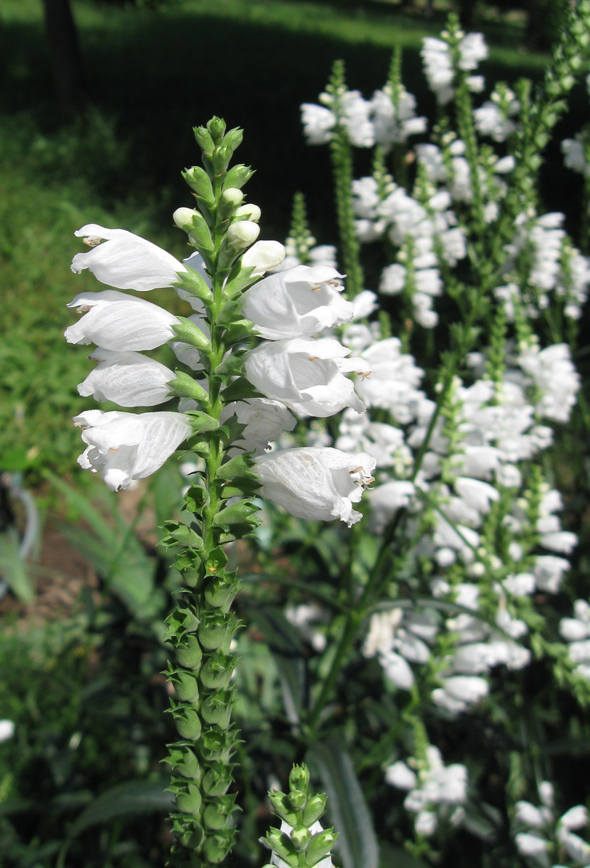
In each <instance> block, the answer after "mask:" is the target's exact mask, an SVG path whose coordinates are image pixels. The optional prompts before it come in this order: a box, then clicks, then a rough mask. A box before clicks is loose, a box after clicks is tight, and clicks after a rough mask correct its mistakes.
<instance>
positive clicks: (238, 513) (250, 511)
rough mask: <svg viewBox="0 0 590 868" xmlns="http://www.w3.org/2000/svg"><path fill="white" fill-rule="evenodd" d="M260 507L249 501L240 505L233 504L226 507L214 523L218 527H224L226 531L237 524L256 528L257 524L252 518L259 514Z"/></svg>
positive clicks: (218, 514) (244, 501)
mask: <svg viewBox="0 0 590 868" xmlns="http://www.w3.org/2000/svg"><path fill="white" fill-rule="evenodd" d="M258 510H259V507H258V506H257V505H256V504H255V503H252V502H251V501H249V500H240V501H239V502H238V503H232V504H231V506H226V507H225V509H222V510H220V511H219V512H218V513H217V515H216V516H215V518H214V519H213V523H214V524H216V525H217V527H222V528H223V529H224V530H227V529H229V528H230V527H232V526H233V525H235V524H240V525H242V524H245V525H248V526H250V525H251V524H252V526H253V527H256V526H257V525H256V523H255V522H252V517H253V516H255V514H256V513H257V512H258Z"/></svg>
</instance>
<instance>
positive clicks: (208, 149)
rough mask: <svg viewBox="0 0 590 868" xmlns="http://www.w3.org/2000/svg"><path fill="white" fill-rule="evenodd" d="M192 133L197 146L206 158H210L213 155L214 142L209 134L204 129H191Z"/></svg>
mask: <svg viewBox="0 0 590 868" xmlns="http://www.w3.org/2000/svg"><path fill="white" fill-rule="evenodd" d="M193 133H194V134H195V139H196V140H197V145H198V146H199V147H200V149H201V150H202V151H203V153H204V154H205V155H206V156H208V157H210V156H211V154H212V153H213V148H214V147H215V142H214V141H213V139H212V138H211V133H210V132H209V131H208V130H206V129H205V127H193Z"/></svg>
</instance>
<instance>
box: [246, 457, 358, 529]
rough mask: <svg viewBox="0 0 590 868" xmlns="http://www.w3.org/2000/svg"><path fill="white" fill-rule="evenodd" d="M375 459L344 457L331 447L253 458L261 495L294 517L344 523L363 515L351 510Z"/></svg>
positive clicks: (352, 522)
mask: <svg viewBox="0 0 590 868" xmlns="http://www.w3.org/2000/svg"><path fill="white" fill-rule="evenodd" d="M374 468H375V460H374V459H373V458H371V457H370V456H369V455H366V454H365V453H364V452H360V453H358V454H357V455H347V454H346V453H345V452H340V451H339V450H338V449H332V448H330V447H323V448H314V447H307V448H301V449H289V450H287V451H286V452H276V453H274V454H272V455H269V456H268V457H262V458H258V459H256V462H255V465H254V472H255V473H256V474H257V476H258V478H259V479H260V481H261V482H262V488H261V490H260V496H261V497H263V498H267V499H268V500H272V501H274V502H275V503H278V504H279V505H280V506H283V507H284V508H285V509H286V510H287V512H289V513H291V515H294V516H296V517H297V518H308V519H319V520H320V521H334V519H338V518H339V519H340V521H345V522H346V523H347V524H348V526H349V527H351V525H353V524H355V523H356V522H357V521H360V519H361V518H362V515H361V513H360V512H357V511H356V510H354V509H353V506H352V505H353V503H358V502H359V500H360V499H361V495H362V493H363V490H364V488H365V486H367V485H369V484H370V483H371V482H372V481H373V478H372V476H371V473H372V471H373V470H374Z"/></svg>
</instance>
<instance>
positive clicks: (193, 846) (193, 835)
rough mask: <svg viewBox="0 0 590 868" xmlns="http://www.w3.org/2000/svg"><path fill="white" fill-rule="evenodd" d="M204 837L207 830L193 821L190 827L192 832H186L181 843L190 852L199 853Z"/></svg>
mask: <svg viewBox="0 0 590 868" xmlns="http://www.w3.org/2000/svg"><path fill="white" fill-rule="evenodd" d="M204 837H205V830H204V829H203V827H202V826H201V824H200V823H196V822H194V821H193V822H192V823H191V826H190V831H187V832H185V833H184V834H183V835H182V836H181V838H180V841H181V843H182V845H183V847H186V848H187V849H188V850H194V851H197V850H198V849H199V847H201V845H202V843H203V838H204Z"/></svg>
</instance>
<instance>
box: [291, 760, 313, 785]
mask: <svg viewBox="0 0 590 868" xmlns="http://www.w3.org/2000/svg"><path fill="white" fill-rule="evenodd" d="M308 786H309V769H308V768H307V766H306V765H305V763H303V764H302V765H300V766H293V768H292V769H291V773H290V774H289V787H290V788H291V789H292V790H307V788H308Z"/></svg>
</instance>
